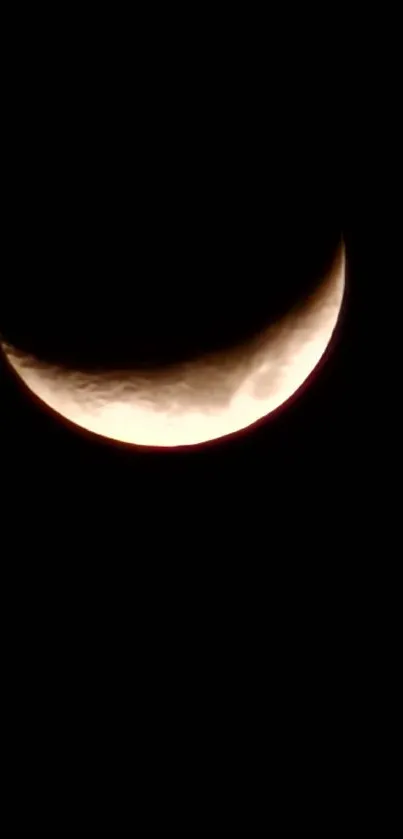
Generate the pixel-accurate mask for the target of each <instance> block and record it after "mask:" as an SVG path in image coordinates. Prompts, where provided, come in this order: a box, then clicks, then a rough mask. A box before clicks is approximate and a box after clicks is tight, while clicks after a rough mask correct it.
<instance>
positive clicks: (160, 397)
mask: <svg viewBox="0 0 403 839" xmlns="http://www.w3.org/2000/svg"><path fill="white" fill-rule="evenodd" d="M344 288H345V248H344V244H343V243H341V244H340V247H339V249H338V251H337V254H336V257H335V259H334V261H333V264H332V267H331V269H330V271H329V273H328V275H327V276H326V277H325V279H324V280H323V281H322V282H321V283H320V284H319V285H318V287H317V289H316V290H315V292H314V293H313V294H311V295H310V296H309V297H308V298H307V299H306V301H304V303H303V304H302V305H299V306H296V307H294V308H293V309H291V311H289V312H288V313H287V314H286V315H285V316H284V317H283V318H282V319H281V320H280V321H279V322H278V323H276V324H274V325H271V326H270V327H268V328H266V329H265V330H263V331H262V332H261V333H260V334H259V335H258V336H257V337H255V338H253V339H252V340H250V341H249V342H246V343H244V344H242V345H240V346H237V347H236V348H234V349H233V350H231V351H226V352H216V353H211V354H209V355H206V356H204V357H201V358H199V359H197V360H195V361H192V362H183V363H179V364H175V365H172V366H171V367H169V368H167V369H164V370H153V371H149V370H147V371H146V370H141V369H133V370H130V371H128V370H116V371H108V372H102V371H101V372H84V371H79V370H73V369H65V368H64V367H62V366H57V365H53V364H48V363H45V362H43V361H41V360H39V359H38V358H36V357H34V356H32V355H27V354H24V353H23V352H21V351H19V350H18V349H16V348H15V347H13V346H11V345H10V344H8V343H5V342H3V344H2V347H3V351H4V353H5V356H6V358H7V360H8V362H9V363H10V365H11V366H12V367H13V368H14V370H15V371H16V372H17V373H18V375H19V376H20V377H21V379H22V380H23V382H24V383H25V384H26V385H27V386H28V388H29V389H30V390H31V391H33V393H34V394H35V395H36V396H38V397H39V398H40V399H41V400H42V401H43V402H44V403H45V404H46V405H48V406H49V407H50V408H51V409H53V410H54V411H56V412H57V413H58V414H61V415H62V416H63V417H65V418H67V419H68V420H70V421H71V422H72V423H74V424H76V425H78V426H81V427H82V428H85V429H87V430H88V431H91V432H94V433H95V434H100V435H102V436H103V437H108V438H112V439H114V440H118V441H121V442H125V443H132V444H136V445H143V446H164V447H166V446H184V445H193V444H197V443H203V442H206V441H208V440H213V439H216V438H219V437H223V436H225V435H228V434H231V433H233V432H236V431H239V430H240V429H243V428H246V427H248V426H249V425H251V424H253V423H255V422H256V421H257V420H260V419H262V418H263V417H264V416H266V415H267V414H270V413H271V412H272V411H274V410H276V409H277V408H279V407H280V405H283V403H285V402H286V401H287V400H288V399H289V398H290V397H291V396H292V395H293V394H294V393H295V392H296V391H297V390H298V389H299V388H300V387H301V385H302V384H303V383H304V382H305V380H306V379H307V378H308V377H309V375H310V374H311V373H312V371H313V370H314V369H315V367H316V366H317V364H318V362H319V361H320V359H321V358H322V356H323V354H324V353H325V351H326V349H327V347H328V345H329V342H330V340H331V338H332V335H333V332H334V330H335V327H336V324H337V321H338V318H339V315H340V310H341V307H342V301H343V295H344Z"/></svg>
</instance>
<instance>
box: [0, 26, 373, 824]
mask: <svg viewBox="0 0 403 839" xmlns="http://www.w3.org/2000/svg"><path fill="white" fill-rule="evenodd" d="M77 40H79V38H78V37H77ZM95 42H96V39H93V40H92V41H91V44H92V47H91V51H92V49H93V50H94V51H95ZM150 43H152V44H153V43H154V42H153V40H152V39H151V42H150ZM226 44H227V46H228V50H229V49H230V44H229V41H228V42H227V41H226ZM149 46H150V45H149ZM84 47H85V42H84ZM154 48H155V47H154ZM150 49H151V47H150ZM327 49H328V45H327V44H326V48H325V49H324V53H326V52H327ZM34 52H35V50H34ZM88 52H89V51H88V43H87V46H86V48H83V47H82V46H81V47H79V46H77V48H76V51H75V53H74V61H73V60H72V58H71V53H66V54H65V57H64V58H63V57H62V58H61V59H60V55H62V54H63V50H62V45H61V43H59V41H57V43H56V42H54V43H53V42H52V43H51V44H50V43H48V46H47V50H44V49H43V50H40V49H38V50H36V52H35V55H34V56H33V58H32V61H31V62H30V64H29V67H28V65H27V63H24V62H22V61H21V62H18V61H17V60H15V61H14V64H13V68H12V73H11V75H12V78H13V85H14V88H13V89H14V95H13V96H12V97H11V99H12V101H11V102H10V109H11V114H12V118H11V119H10V120H9V123H8V126H9V127H8V138H7V139H8V144H9V152H8V154H9V160H10V167H9V169H10V172H11V176H12V189H10V193H9V195H8V196H7V202H8V205H7V206H8V212H7V218H6V222H5V228H4V232H5V236H4V239H5V242H6V249H7V251H8V254H7V256H8V257H9V258H8V259H7V261H8V264H9V269H8V271H9V276H8V281H7V282H4V281H3V284H2V288H1V298H0V334H2V335H3V336H4V337H5V338H7V339H8V340H10V341H12V342H15V343H16V344H17V345H20V346H22V347H25V348H26V349H30V350H33V351H36V352H38V353H39V354H40V355H41V356H42V357H44V358H48V359H53V360H56V361H58V362H61V363H63V362H65V363H68V364H78V365H80V366H86V367H96V366H97V365H101V364H102V365H103V366H107V365H115V364H122V365H125V364H131V363H132V362H133V361H136V362H137V363H142V364H148V365H153V364H156V363H158V364H162V363H166V362H170V361H172V360H175V359H178V358H185V357H192V356H194V355H195V354H197V353H199V352H201V351H203V350H208V349H211V348H215V347H219V346H230V345H232V344H233V343H234V342H235V341H237V340H239V339H241V338H242V337H244V336H245V335H249V334H252V333H253V331H254V330H255V329H257V328H259V327H260V326H261V325H263V324H264V323H266V322H267V321H270V320H275V319H276V318H278V317H279V316H281V313H282V312H284V311H286V310H287V308H288V307H289V306H290V305H291V304H292V303H293V302H295V301H296V300H297V299H298V298H302V297H303V296H304V295H305V294H306V293H308V292H309V289H310V288H312V286H313V284H314V283H315V281H316V280H317V278H318V277H319V276H321V274H322V272H323V271H324V269H325V267H326V265H327V264H328V262H329V259H330V256H331V253H332V248H334V244H335V242H336V241H337V237H338V236H339V235H340V231H343V235H344V237H345V241H346V247H347V293H346V299H345V303H344V309H343V315H342V319H341V322H340V325H339V328H338V330H337V334H336V338H335V340H334V342H333V344H332V347H331V350H330V351H329V353H328V354H327V358H326V363H325V364H323V365H321V366H320V369H319V370H318V371H316V372H315V374H314V375H313V376H312V377H311V380H310V383H309V386H308V387H305V388H304V389H303V391H302V393H301V394H300V395H299V396H298V398H295V399H293V400H291V403H290V404H289V405H288V406H287V407H286V408H282V409H280V410H279V411H277V412H276V413H275V414H274V415H273V416H271V417H269V418H266V419H264V420H262V421H261V422H260V423H258V424H257V425H256V426H255V427H254V428H252V429H247V430H245V431H243V432H241V433H239V434H236V435H232V436H231V437H230V438H227V439H225V440H223V441H215V442H212V443H209V444H206V445H204V446H198V447H194V448H189V449H181V450H165V451H157V450H147V449H141V448H139V449H136V448H135V447H128V446H124V445H118V444H115V443H113V442H110V441H107V440H103V439H101V438H97V437H96V436H91V435H89V434H87V433H85V432H83V431H81V430H79V429H76V428H74V427H72V426H70V425H68V424H67V423H65V422H63V421H59V420H58V418H57V417H56V416H54V415H53V414H51V413H50V412H49V411H47V410H46V409H44V408H43V406H42V405H41V404H39V402H38V401H37V400H36V399H34V398H32V397H31V396H30V394H29V393H27V391H26V390H25V389H24V387H23V386H22V385H21V384H20V383H19V381H18V380H17V379H16V377H15V376H14V375H13V374H12V373H11V372H10V370H9V369H8V368H7V367H6V366H5V364H4V363H3V361H2V360H1V359H0V423H1V433H0V464H1V477H2V488H3V491H4V500H3V514H5V515H4V523H3V527H4V529H5V530H6V531H7V534H8V535H7V539H8V538H9V539H10V546H11V547H10V549H9V552H8V555H7V559H6V573H7V575H8V576H9V582H6V590H7V592H8V601H9V604H11V605H10V609H11V613H12V615H13V617H12V623H10V624H9V626H12V627H13V629H12V636H13V647H14V649H15V650H17V649H18V656H17V657H18V661H19V666H20V669H22V670H23V672H24V674H25V680H26V682H27V684H30V685H32V684H34V685H36V686H37V685H38V684H39V685H41V684H47V682H48V680H49V674H50V671H51V677H52V678H51V681H52V685H53V688H52V689H53V691H54V692H55V694H56V693H57V695H59V693H58V691H59V692H60V695H63V696H64V697H67V696H68V697H70V699H71V701H72V697H73V694H74V690H75V686H77V685H78V684H80V686H81V687H80V696H81V700H80V701H81V703H82V706H83V707H84V706H86V703H87V702H88V708H87V711H88V715H89V717H88V718H89V719H90V721H91V720H92V717H93V716H95V711H94V710H93V707H92V706H91V707H90V700H89V699H88V696H90V694H91V692H92V691H93V689H94V685H95V684H98V679H100V680H101V681H104V682H105V680H106V682H107V683H108V684H109V685H110V684H112V683H113V684H114V685H115V688H116V690H117V691H118V692H119V696H128V695H130V693H131V690H132V688H133V685H132V684H131V681H130V680H131V678H133V669H135V671H136V674H137V676H136V678H137V687H136V691H137V698H138V700H139V701H142V699H141V698H142V697H143V701H145V696H144V694H145V692H147V691H146V689H145V687H144V685H145V684H147V685H149V691H148V694H147V700H146V702H147V703H148V704H149V709H150V708H151V707H152V708H153V711H152V712H151V713H153V715H154V716H153V720H154V721H153V726H154V727H155V729H156V730H157V729H158V730H160V729H161V737H163V736H165V735H164V722H163V721H162V722H161V720H162V718H164V719H165V721H166V719H167V718H168V717H169V714H170V712H169V711H168V709H167V708H165V711H164V712H162V711H161V705H160V704H159V703H160V701H161V696H162V695H163V696H164V697H165V699H164V702H163V703H162V704H163V706H164V707H165V703H166V704H168V699H167V697H168V695H170V696H171V698H172V695H173V694H175V690H176V687H177V686H178V685H179V686H180V688H179V690H180V692H181V695H186V697H187V699H186V702H184V703H183V704H184V710H183V715H186V708H188V707H189V706H191V705H192V703H193V700H194V698H195V697H196V696H197V697H199V699H200V700H201V701H202V702H203V703H204V706H203V707H207V706H208V703H209V701H210V700H209V696H210V698H211V695H212V694H214V706H215V707H216V709H220V710H218V711H217V713H219V714H222V719H223V720H224V722H223V723H222V727H223V729H225V728H226V724H227V723H226V722H225V721H227V722H228V719H229V716H230V712H229V710H228V705H226V704H225V700H224V698H223V697H224V695H225V692H226V690H227V689H228V688H229V685H230V684H233V687H232V688H231V687H230V688H229V692H230V693H231V692H232V696H235V695H236V694H237V695H238V693H239V691H241V690H242V689H241V687H240V684H243V685H245V684H247V685H249V687H250V690H251V691H252V693H253V695H254V696H256V697H263V696H264V695H265V691H266V689H267V685H266V684H265V680H266V679H267V674H268V672H269V676H270V679H271V685H272V687H271V688H270V691H271V694H272V695H273V693H276V696H277V700H276V701H278V702H279V703H280V704H281V706H282V709H283V713H285V714H286V715H287V728H288V729H289V730H291V728H293V726H295V736H296V737H297V736H299V735H298V731H299V733H300V732H301V728H304V730H305V728H306V725H305V722H304V724H303V725H302V723H301V719H302V717H304V713H305V711H304V710H303V709H302V701H303V700H302V699H301V696H302V695H304V696H305V699H306V700H307V702H308V705H309V702H310V701H311V700H309V697H308V695H307V694H308V693H309V685H310V686H313V688H312V689H313V691H314V692H316V693H315V695H316V697H317V696H319V695H320V697H321V701H320V702H318V706H320V708H322V709H323V707H324V706H325V705H326V702H327V701H328V698H329V696H331V697H332V700H333V702H334V703H335V704H336V705H337V707H338V708H340V707H341V704H342V694H343V685H346V684H347V683H348V684H349V685H350V686H351V684H352V683H353V681H354V679H355V678H356V673H357V669H356V668H357V658H359V661H360V667H361V668H364V666H365V660H366V656H369V649H368V650H367V652H366V651H365V649H364V648H363V645H362V644H361V646H360V643H359V639H358V635H359V633H358V634H357V635H356V634H355V632H354V626H356V623H357V622H358V623H359V624H360V626H363V625H364V626H365V632H366V637H367V639H368V638H369V637H370V635H371V633H372V632H375V629H374V626H373V625H371V623H370V621H368V619H367V614H368V611H367V610H368V609H369V600H368V598H366V597H365V596H364V595H365V589H366V587H370V586H371V581H372V584H374V582H373V581H374V579H375V572H374V570H373V569H372V567H371V566H369V564H368V562H367V561H366V563H365V573H364V572H363V568H364V556H363V549H362V528H361V523H362V520H363V516H364V515H365V516H366V515H367V510H368V509H370V504H369V502H370V497H371V491H372V490H371V488H372V485H373V469H374V468H375V467H374V464H375V460H376V453H373V454H372V456H371V458H370V459H369V460H368V457H367V449H366V443H365V440H364V434H363V427H364V426H365V416H366V414H367V411H368V408H367V403H366V399H367V397H366V392H367V391H366V384H365V382H364V376H363V365H364V360H365V353H364V350H363V337H364V331H365V324H364V320H365V318H364V317H363V312H365V305H364V300H365V298H366V289H367V284H368V278H369V276H370V275H371V265H370V264H369V263H370V260H369V258H368V253H367V248H366V244H365V241H364V239H365V237H363V235H362V229H360V230H359V229H358V227H357V224H356V219H355V218H354V211H353V206H352V203H351V202H350V194H349V192H348V189H347V185H346V168H345V161H344V159H343V149H344V142H343V138H342V126H341V124H340V121H339V119H338V104H337V102H338V100H337V97H336V95H335V91H336V88H337V82H338V81H340V80H339V79H337V78H332V80H329V81H326V83H325V82H324V81H323V77H324V71H323V60H322V59H323V56H321V57H320V60H319V58H317V60H316V61H315V60H314V59H312V67H311V68H307V70H306V73H305V75H303V74H302V73H300V71H298V73H294V74H293V76H292V79H291V80H288V79H287V78H286V76H287V74H286V72H285V70H284V68H283V69H282V70H281V72H280V71H279V69H278V66H276V62H275V60H274V59H273V58H270V60H269V58H268V56H267V54H266V52H265V51H263V52H259V50H255V51H252V52H254V56H253V60H251V61H248V62H245V61H244V60H243V58H242V54H240V53H239V51H238V53H237V60H235V59H233V60H232V63H231V61H222V62H220V59H219V55H220V54H221V52H222V50H221V51H220V50H219V51H218V58H217V62H216V64H215V65H214V62H213V57H212V55H211V54H209V58H208V61H207V59H206V58H205V56H204V58H203V60H201V59H200V60H199V61H197V60H195V61H194V62H193V63H194V65H195V67H194V70H193V71H191V70H190V68H191V67H193V63H192V62H191V55H192V54H193V47H192V48H191V49H190V51H189V52H188V53H187V55H186V58H185V57H184V56H182V59H181V58H180V57H178V56H179V52H178V51H172V52H171V53H170V54H169V55H168V57H166V60H165V62H164V61H163V60H162V59H161V62H160V63H159V62H157V61H152V60H151V59H149V62H148V63H147V62H145V61H144V60H143V61H142V60H141V58H139V57H138V52H139V51H138V50H136V51H135V52H136V55H135V57H134V58H133V59H132V58H131V53H125V52H124V51H121V52H120V55H119V61H117V62H115V63H114V65H113V72H112V68H111V64H110V63H108V60H107V55H106V53H105V51H104V52H103V53H102V56H101V57H102V60H101V58H100V57H98V58H97V59H93V60H91V61H89V60H88V61H87V58H88ZM329 52H330V53H331V50H330V49H329ZM146 53H147V50H146ZM168 53H169V50H168ZM147 54H148V55H149V52H148V53H147ZM156 54H158V55H159V53H158V50H157V51H156ZM66 55H67V58H66ZM203 55H204V54H203ZM58 57H59V59H58ZM131 61H133V67H131V68H130V66H129V65H130V62H131ZM267 62H268V63H267ZM213 65H214V66H213ZM318 67H320V70H321V72H320V73H319V72H318ZM184 68H185V70H186V72H184ZM49 69H51V72H49ZM10 72H11V71H10ZM336 75H337V74H336ZM279 77H280V82H279ZM321 79H322V81H323V87H321ZM363 592H364V595H363ZM358 603H359V604H360V607H359V610H358V611H357V604H358ZM357 615H358V617H357ZM10 620H11V619H10ZM341 625H343V626H344V627H345V626H347V625H349V626H350V627H351V632H350V635H349V640H348V639H347V632H346V633H345V635H343V634H342V633H341V630H340V626H341ZM357 625H358V624H357ZM360 637H361V636H360ZM31 639H32V640H31ZM373 649H374V647H373V646H372V648H371V650H372V653H371V654H373ZM38 650H40V651H41V654H40V655H39V654H38V652H37V651H38ZM73 660H74V666H73V667H70V665H69V664H68V662H70V663H71V661H73ZM49 662H52V664H51V666H50V663H49ZM340 662H342V663H343V666H341V664H340ZM150 668H151V670H152V672H151V670H150ZM89 671H91V673H90V675H89ZM66 673H68V674H69V675H68V676H67V675H66ZM146 674H148V675H146ZM262 674H264V675H262ZM233 679H234V682H232V680H233ZM100 684H101V682H99V685H100ZM236 684H238V687H236ZM273 685H274V686H275V687H273ZM281 685H283V686H284V691H283V693H282V696H281V698H280V697H279V691H280V688H279V686H281ZM83 686H86V687H83ZM97 690H98V691H99V692H98V697H99V696H100V695H101V693H102V692H103V689H102V690H101V687H100V686H99V687H98V688H95V692H97ZM105 690H106V688H105ZM183 691H184V694H183ZM318 691H319V693H318ZM280 692H281V691H280ZM296 695H298V696H299V697H300V699H299V703H300V704H299V705H298V707H299V709H300V717H298V713H296V710H295V706H294V705H293V703H294V700H295V696H296ZM354 695H355V694H354V690H351V691H350V694H349V696H350V700H351V703H352V704H354V701H355V700H354ZM192 697H193V698H192ZM57 701H58V700H57ZM69 701H70V700H69ZM178 701H179V700H178ZM181 701H182V700H181ZM54 702H56V700H54ZM315 702H316V700H315ZM221 703H222V704H221ZM311 704H312V702H311ZM185 706H186V707H185ZM86 707H87V706H86ZM315 708H316V705H315ZM320 708H319V710H315V714H314V716H315V715H316V716H315V719H316V723H315V721H314V723H313V724H317V725H318V726H319V727H320V724H319V723H318V717H317V715H319V714H320ZM195 713H196V712H195ZM164 714H165V716H164ZM181 714H182V712H181ZM122 715H123V716H124V715H125V714H124V711H123V712H122ZM259 715H260V712H259V711H258V710H257V711H256V716H257V717H259ZM340 715H341V712H340ZM297 717H298V718H299V719H300V723H301V725H300V727H299V725H298V721H297V722H296V720H297ZM198 720H199V722H198V725H197V728H198V736H201V737H202V738H203V736H207V732H208V723H207V722H206V721H203V720H204V717H203V715H202V717H198ZM304 720H305V717H304ZM332 720H333V722H332V732H331V734H329V737H330V736H332V737H335V738H336V739H337V737H338V736H341V734H342V731H343V722H342V719H341V716H340V717H337V718H336V717H332ZM228 724H229V723H228ZM116 725H118V722H117V723H116ZM250 725H251V726H253V720H252V721H251V723H250ZM69 726H70V723H69V722H68V720H67V721H66V722H65V728H66V731H65V732H64V733H65V734H66V732H67V737H69V736H70V735H69V732H68V731H67V729H69ZM71 726H72V727H71V731H73V723H71ZM91 726H92V723H91V722H90V723H89V727H90V728H91ZM192 731H193V729H192ZM165 733H166V732H165ZM260 736H261V734H260V732H258V731H257V732H256V733H255V734H251V737H252V739H253V737H256V738H258V739H259V738H260ZM329 748H332V747H331V746H329ZM325 829H326V828H325Z"/></svg>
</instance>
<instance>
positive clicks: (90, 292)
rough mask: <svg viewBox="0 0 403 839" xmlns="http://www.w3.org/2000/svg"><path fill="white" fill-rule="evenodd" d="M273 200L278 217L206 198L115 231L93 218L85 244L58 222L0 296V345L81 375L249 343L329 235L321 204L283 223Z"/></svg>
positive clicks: (288, 300) (310, 269) (316, 271)
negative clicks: (193, 208)
mask: <svg viewBox="0 0 403 839" xmlns="http://www.w3.org/2000/svg"><path fill="white" fill-rule="evenodd" d="M276 201H277V205H276V215H277V216H278V217H277V218H276V221H273V220H270V217H269V218H268V217H267V216H266V215H262V213H261V209H260V208H259V212H257V211H254V210H253V208H250V207H248V206H247V207H245V206H243V207H238V206H237V204H236V203H235V204H234V206H233V207H232V208H230V207H229V206H228V204H227V205H226V206H225V215H224V216H223V217H221V216H220V214H219V211H218V209H217V210H216V211H214V207H213V206H212V205H211V203H210V205H209V206H208V209H206V208H204V207H203V206H202V207H201V208H200V210H199V212H198V214H195V213H194V212H190V210H189V218H186V213H185V212H184V211H183V212H181V213H179V212H176V213H175V212H172V213H171V215H172V217H171V219H170V222H169V224H168V223H167V222H166V223H165V224H163V221H162V220H161V219H160V221H159V223H157V222H158V219H155V224H151V223H150V219H148V223H147V225H144V227H143V228H140V227H139V226H137V229H135V230H134V231H133V234H132V235H131V236H130V235H129V233H128V232H127V231H126V232H127V235H126V236H125V237H124V236H123V234H122V232H121V225H119V224H118V222H115V225H113V224H111V223H109V225H108V227H107V229H106V228H105V227H104V226H103V225H102V224H101V222H100V221H99V219H97V218H96V217H95V218H94V219H93V221H92V224H91V225H90V224H89V223H87V224H86V237H85V243H84V244H83V243H82V242H81V240H80V237H79V235H78V233H77V231H76V230H74V236H70V237H68V236H67V233H66V229H67V230H68V228H67V227H65V230H64V234H63V236H62V237H60V236H57V234H56V232H55V233H54V236H53V239H52V241H51V242H50V243H49V239H48V241H47V242H46V241H45V240H44V241H43V242H40V243H39V244H38V241H37V237H38V238H39V237H40V233H39V231H37V233H36V237H35V242H34V243H32V245H31V253H30V254H29V256H30V265H26V267H25V270H26V271H27V276H24V277H23V279H20V278H17V279H16V281H15V282H13V283H11V284H10V285H11V291H10V294H9V300H6V301H5V302H4V303H3V301H2V307H1V313H0V316H1V324H0V327H1V330H2V335H3V338H4V340H5V341H7V342H9V343H10V344H13V345H14V346H16V347H18V348H19V349H21V350H23V351H24V352H26V353H29V354H32V355H34V356H36V357H38V358H39V359H42V360H43V361H45V362H47V363H50V364H56V365H58V366H64V367H66V368H67V369H71V368H74V369H77V370H88V371H90V370H94V371H97V370H99V371H104V370H114V369H116V368H119V369H129V370H130V369H132V368H133V367H143V368H145V369H147V370H150V369H154V368H161V367H164V366H165V367H170V366H171V365H172V364H173V363H179V362H181V361H190V360H193V359H195V358H197V357H198V356H203V355H205V354H206V353H211V352H217V351H221V350H222V351H227V350H230V349H232V348H233V347H235V346H237V345H238V344H242V343H243V342H244V341H249V340H250V339H252V338H253V336H254V335H256V334H258V333H259V332H260V331H261V330H262V329H263V328H265V327H266V326H269V325H270V324H274V323H276V322H277V321H278V320H280V319H281V318H282V317H283V316H284V315H285V314H286V312H287V311H289V310H290V309H291V308H292V307H293V306H295V305H296V304H298V301H303V300H305V299H306V297H307V295H309V294H310V293H311V292H312V291H313V290H314V289H315V287H316V286H317V285H318V283H319V282H320V281H321V280H322V278H323V277H324V276H325V275H326V273H327V270H328V268H329V265H330V261H331V259H332V256H333V253H334V250H335V247H336V246H337V241H338V238H339V232H338V228H337V226H336V225H334V228H333V229H332V227H331V225H329V223H328V220H326V224H325V223H322V222H321V219H320V218H319V216H320V207H319V209H318V210H317V211H315V212H312V211H308V210H305V212H304V213H302V212H297V211H295V213H296V218H295V219H293V218H292V214H291V213H290V212H288V214H287V215H286V214H285V211H284V209H283V210H282V208H281V206H280V204H279V202H278V196H277V198H276ZM285 215H286V218H284V216H285ZM301 218H302V219H303V221H301ZM119 221H122V220H121V219H119ZM109 222H111V220H110V218H109ZM73 223H75V222H74V219H73V220H72V221H71V224H72V225H73ZM122 224H123V221H122ZM49 232H51V231H49V230H48V235H49ZM80 243H81V244H80ZM29 244H30V243H27V244H26V245H25V248H26V249H27V250H28V251H29V249H30V248H29ZM35 248H36V249H37V250H36V251H35ZM31 264H32V273H29V271H30V270H31Z"/></svg>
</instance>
